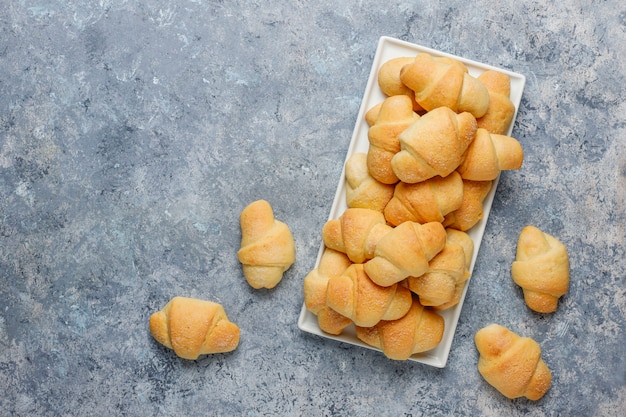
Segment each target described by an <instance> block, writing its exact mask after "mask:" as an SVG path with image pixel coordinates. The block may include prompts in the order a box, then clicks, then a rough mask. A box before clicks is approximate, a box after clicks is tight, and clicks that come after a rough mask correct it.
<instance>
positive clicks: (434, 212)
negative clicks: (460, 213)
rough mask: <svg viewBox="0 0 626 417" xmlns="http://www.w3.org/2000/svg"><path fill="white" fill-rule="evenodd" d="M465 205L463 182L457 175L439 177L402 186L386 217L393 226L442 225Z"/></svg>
mask: <svg viewBox="0 0 626 417" xmlns="http://www.w3.org/2000/svg"><path fill="white" fill-rule="evenodd" d="M462 203H463V180H462V179H461V176H460V175H459V173H458V172H456V171H455V172H452V173H451V174H450V175H448V176H447V177H440V176H436V177H432V178H429V179H427V180H426V181H421V182H418V183H415V184H407V183H404V182H399V183H398V184H397V185H396V187H395V190H394V193H393V197H392V198H391V200H389V202H388V203H387V206H386V207H385V210H384V211H383V213H384V214H385V219H387V222H389V224H391V225H393V226H397V225H399V224H400V223H403V222H406V221H412V222H418V223H428V222H443V221H444V219H445V216H446V215H447V214H448V213H451V212H453V211H455V210H457V209H458V208H459V207H461V204H462Z"/></svg>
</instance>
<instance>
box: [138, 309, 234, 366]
mask: <svg viewBox="0 0 626 417" xmlns="http://www.w3.org/2000/svg"><path fill="white" fill-rule="evenodd" d="M150 333H151V334H152V336H153V337H154V338H155V339H156V340H157V342H159V343H161V344H162V345H164V346H165V347H167V348H169V349H173V350H174V353H176V355H178V356H179V357H181V358H183V359H192V360H195V359H197V358H198V357H199V356H200V355H207V354H211V353H224V352H230V351H233V350H235V349H236V348H237V346H238V345H239V333H240V332H239V327H237V325H236V324H234V323H232V322H231V321H230V320H228V317H227V316H226V312H225V311H224V308H223V307H222V306H221V305H220V304H218V303H214V302H212V301H205V300H199V299H196V298H187V297H174V298H172V299H171V300H170V301H169V302H168V303H167V304H166V305H165V307H163V309H162V310H161V311H158V312H156V313H154V314H152V315H151V316H150Z"/></svg>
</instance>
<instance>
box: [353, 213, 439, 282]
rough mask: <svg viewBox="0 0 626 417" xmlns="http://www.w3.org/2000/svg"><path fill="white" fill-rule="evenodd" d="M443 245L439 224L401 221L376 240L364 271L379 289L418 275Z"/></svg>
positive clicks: (426, 267) (424, 270) (425, 268)
mask: <svg viewBox="0 0 626 417" xmlns="http://www.w3.org/2000/svg"><path fill="white" fill-rule="evenodd" d="M445 244H446V231H445V229H444V227H443V225H442V224H441V223H439V222H430V223H425V224H419V223H416V222H404V223H402V224H400V225H398V226H396V227H395V228H393V230H391V231H390V232H389V233H387V234H386V235H385V236H383V237H382V239H380V240H379V241H378V244H377V245H376V249H375V251H374V257H373V258H372V259H370V260H369V261H367V262H366V263H365V265H364V268H365V272H366V273H367V275H368V276H369V277H370V278H371V279H372V281H374V282H375V283H377V284H378V285H382V286H389V285H393V284H395V283H397V282H400V281H402V280H404V279H405V278H407V277H410V276H420V275H422V274H423V273H425V272H426V271H427V270H428V262H429V261H430V260H431V259H432V258H434V257H435V255H437V254H438V253H439V252H440V251H441V250H442V249H443V247H444V245H445Z"/></svg>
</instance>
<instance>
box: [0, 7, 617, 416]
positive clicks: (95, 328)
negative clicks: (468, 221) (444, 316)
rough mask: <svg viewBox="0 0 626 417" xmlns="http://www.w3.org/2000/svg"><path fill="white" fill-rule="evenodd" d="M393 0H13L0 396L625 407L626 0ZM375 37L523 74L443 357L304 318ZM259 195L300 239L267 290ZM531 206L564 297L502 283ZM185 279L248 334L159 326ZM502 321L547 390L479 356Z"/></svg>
mask: <svg viewBox="0 0 626 417" xmlns="http://www.w3.org/2000/svg"><path fill="white" fill-rule="evenodd" d="M383 3H384V4H382V5H381V2H376V1H368V0H366V1H359V2H352V1H346V2H334V1H329V0H323V1H318V2H302V1H285V0H279V1H273V2H269V1H240V0H236V1H221V0H217V1H208V0H207V1H202V0H195V1H185V0H180V1H176V2H170V1H164V0H152V1H144V2H136V1H121V2H118V1H108V0H103V1H99V2H94V1H63V2H51V1H20V2H13V1H8V0H5V1H2V7H0V391H2V392H3V395H1V396H0V415H3V416H4V415H6V416H92V415H93V416H103V415H116V416H143V415H146V416H151V415H160V416H174V415H177V416H193V415H204V416H207V415H208V416H227V415H233V416H234V415H246V416H269V415H280V416H296V415H302V416H370V415H371V416H380V415H389V416H420V415H430V416H447V415H483V416H501V415H507V416H517V415H531V416H565V415H567V416H617V415H623V413H624V411H625V409H626V386H625V385H626V381H625V380H626V368H625V366H624V363H625V362H624V360H623V358H624V355H625V354H626V348H625V346H626V344H625V342H626V338H625V325H626V319H625V313H626V292H625V291H626V290H625V287H626V285H625V280H624V275H625V272H624V271H625V270H626V262H625V253H624V246H625V240H626V237H625V234H626V233H625V229H624V225H625V223H626V215H625V209H624V205H625V199H626V197H625V189H626V180H625V178H626V153H625V151H624V143H625V142H624V140H625V137H624V136H625V133H626V119H625V117H624V115H625V114H626V105H625V104H624V97H626V77H625V75H624V74H626V63H625V62H624V56H625V55H626V47H625V45H626V5H624V3H623V2H621V1H618V0H609V1H582V0H580V1H573V0H572V1H570V0H566V1H557V2H553V1H548V0H538V1H513V0H504V1H499V2H492V1H486V0H469V1H468V0H463V1H460V0H453V1H447V2H430V1H423V0H419V1H411V2H409V1H398V0H391V1H386V2H383ZM444 3H445V5H444ZM382 35H387V36H392V37H396V38H400V39H402V40H406V41H410V42H413V43H417V44H420V45H423V46H427V47H432V48H435V49H439V50H442V51H445V52H449V53H452V54H457V55H461V56H465V57H467V58H470V59H474V60H477V61H481V62H484V63H488V64H491V65H495V66H499V67H502V68H506V69H510V70H512V71H515V72H520V73H522V74H524V75H526V77H527V83H526V89H525V91H524V96H523V99H522V104H521V108H520V111H519V114H518V117H517V121H516V124H515V130H514V136H515V137H517V138H518V139H519V140H520V141H521V142H522V143H523V145H524V149H525V152H526V159H525V163H524V166H523V168H522V169H521V170H520V171H516V172H507V173H505V174H503V176H502V179H501V181H500V185H499V188H498V191H497V194H496V198H495V201H494V205H493V209H492V212H491V216H490V218H489V222H488V225H487V229H486V233H485V238H484V241H483V244H482V246H481V251H480V254H479V256H478V261H477V264H476V268H475V270H474V276H473V280H472V282H471V287H470V289H469V291H468V295H467V299H466V302H465V305H464V308H463V312H462V315H461V318H460V322H459V326H458V328H457V332H456V338H455V340H454V344H453V346H452V350H451V353H450V359H449V361H448V366H447V367H446V368H445V369H435V368H431V367H428V366H424V365H421V364H417V363H413V362H393V361H390V360H387V359H386V358H385V357H384V356H383V355H381V354H379V353H377V352H374V351H370V350H368V349H361V348H358V347H352V346H350V345H345V344H342V343H337V342H334V341H329V340H325V339H321V338H318V337H316V336H313V335H308V334H305V333H302V332H300V331H299V330H298V328H297V326H296V321H297V317H298V313H299V311H300V307H301V305H302V279H303V277H304V276H305V275H306V273H307V272H308V271H309V270H310V269H311V268H312V267H313V264H314V261H315V256H316V254H317V251H318V247H319V244H320V236H319V233H320V230H321V226H322V224H323V223H324V221H325V220H326V218H327V215H328V212H329V210H330V204H331V201H332V199H333V197H334V192H335V187H336V185H337V182H338V180H339V175H340V172H341V168H342V166H341V164H342V161H343V159H344V157H345V153H346V150H347V145H348V142H349V140H350V137H351V132H352V129H353V127H354V123H355V121H356V115H357V112H358V110H359V105H360V101H361V98H362V95H363V92H364V89H365V84H366V81H367V77H368V75H369V71H370V66H371V62H372V58H373V56H374V53H375V48H376V44H377V42H378V39H379V37H380V36H382ZM259 198H265V199H267V200H269V201H270V202H271V204H272V205H273V207H274V209H275V212H276V215H277V217H278V218H279V219H281V220H283V221H285V222H286V223H288V224H289V225H290V227H291V228H292V231H293V233H294V236H295V239H296V245H297V261H296V263H295V265H294V266H293V267H292V268H291V269H290V270H289V271H288V272H287V273H286V275H285V278H284V280H283V281H282V282H281V283H280V285H279V286H278V287H276V288H275V289H274V290H271V291H255V290H252V289H251V288H250V287H248V286H247V284H246V283H245V281H244V280H243V277H242V275H241V271H240V266H239V264H238V262H237V258H236V250H237V248H238V246H239V239H240V231H239V224H238V216H239V213H240V211H241V210H242V209H243V207H244V206H245V205H247V204H248V203H249V202H251V201H253V200H255V199H259ZM526 224H534V225H536V226H538V227H540V228H542V229H543V230H545V231H547V232H548V233H551V234H554V235H555V236H557V237H558V238H559V239H561V240H562V241H563V242H564V243H565V244H566V245H567V247H568V249H569V251H570V256H571V272H572V281H571V287H570V292H569V294H568V295H567V296H565V297H564V298H563V300H562V301H561V304H560V307H559V310H558V312H557V313H555V314H553V315H538V314H533V313H531V312H530V311H529V310H528V309H527V308H526V307H525V306H524V305H523V302H522V295H521V291H520V290H519V289H518V288H517V287H515V285H514V284H513V283H512V281H511V279H510V275H509V269H510V263H511V262H512V260H513V258H514V254H515V243H516V239H517V236H518V234H519V231H520V230H521V228H522V227H523V226H525V225H526ZM175 295H186V296H194V297H199V298H205V299H211V300H214V301H217V302H220V303H222V304H223V305H224V306H225V308H226V311H227V312H228V314H229V316H230V318H231V319H232V320H233V321H235V322H236V323H238V324H239V325H240V327H241V329H242V335H241V343H240V345H239V348H238V349H237V350H236V351H235V352H233V353H230V354H222V355H214V356H204V357H201V358H200V359H199V360H198V361H193V362H190V361H183V360H180V359H178V358H177V357H175V356H174V355H173V354H172V352H171V351H168V350H167V349H165V348H163V347H162V346H160V345H158V344H157V343H156V342H155V341H154V340H153V339H152V338H151V336H150V334H149V332H148V329H147V322H148V317H149V315H150V314H151V313H152V312H153V311H156V310H158V309H160V308H161V307H162V306H163V305H164V304H165V303H166V302H167V301H168V300H169V299H170V298H171V297H173V296H175ZM491 321H497V322H499V323H501V324H504V325H507V326H509V327H510V328H512V329H514V330H516V331H517V332H519V333H523V334H524V335H528V336H532V337H534V338H535V339H536V340H537V341H538V342H539V343H540V344H541V345H542V348H543V351H544V353H543V355H544V359H545V360H546V362H547V363H548V365H549V366H550V368H551V369H552V371H553V376H554V378H553V386H552V388H551V390H550V391H549V392H548V394H547V395H546V396H545V397H544V398H543V399H542V400H540V401H538V402H536V403H533V402H529V401H526V400H523V399H521V400H513V401H511V400H507V399H505V398H504V397H502V396H500V395H499V394H498V393H497V392H496V391H495V390H494V389H493V388H491V387H490V386H489V385H487V384H486V383H485V382H484V381H483V380H482V378H481V377H480V375H479V374H478V372H477V370H476V361H477V356H478V355H477V352H476V349H475V347H474V344H473V335H474V333H475V332H476V331H477V330H478V329H479V328H480V327H482V326H484V325H486V324H487V323H489V322H491Z"/></svg>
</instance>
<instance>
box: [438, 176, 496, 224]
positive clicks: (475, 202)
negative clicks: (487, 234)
mask: <svg viewBox="0 0 626 417" xmlns="http://www.w3.org/2000/svg"><path fill="white" fill-rule="evenodd" d="M492 186H493V181H471V180H463V200H462V201H461V206H460V207H459V208H457V209H456V210H454V211H452V212H451V213H448V214H447V215H446V218H445V219H444V221H443V225H444V226H446V227H447V228H452V229H457V230H461V231H463V232H465V231H467V230H469V229H471V228H472V227H474V226H475V225H476V223H478V222H479V221H480V220H481V219H482V218H483V213H484V210H483V202H484V200H485V197H487V194H489V191H491V187H492Z"/></svg>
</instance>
